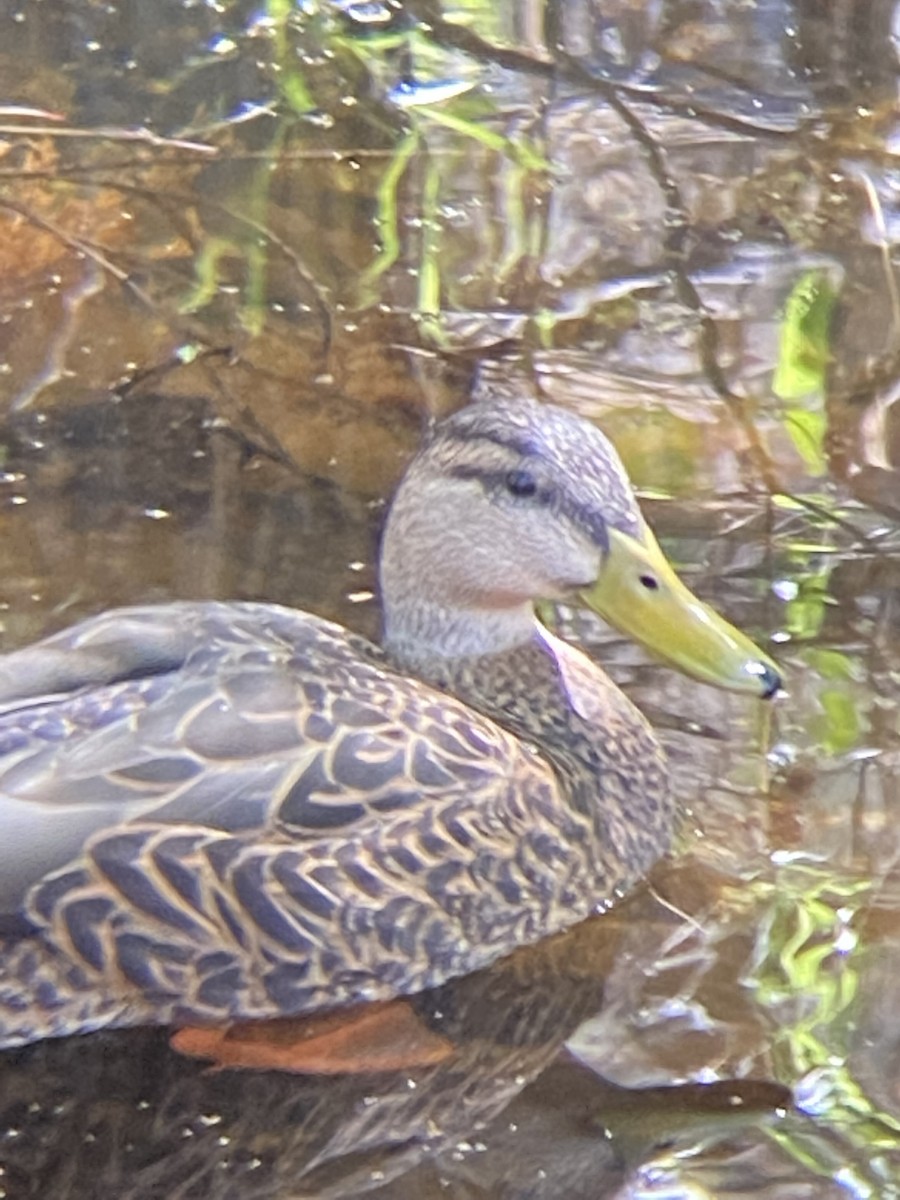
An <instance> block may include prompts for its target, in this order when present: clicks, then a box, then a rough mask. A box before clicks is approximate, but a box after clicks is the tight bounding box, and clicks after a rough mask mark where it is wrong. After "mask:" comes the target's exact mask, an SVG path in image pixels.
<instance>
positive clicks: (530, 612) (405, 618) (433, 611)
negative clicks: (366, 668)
mask: <svg viewBox="0 0 900 1200" xmlns="http://www.w3.org/2000/svg"><path fill="white" fill-rule="evenodd" d="M536 626H537V620H536V618H535V615H534V609H533V607H532V606H531V604H523V605H521V606H520V607H517V608H501V609H484V608H480V609H474V608H454V607H450V606H449V605H447V604H444V603H442V602H441V601H440V600H438V599H432V598H426V597H423V596H422V595H417V596H415V597H405V596H396V595H394V596H390V595H387V596H385V598H384V635H383V638H382V644H383V645H384V648H385V649H386V650H387V652H388V654H390V656H391V658H393V660H394V661H395V662H396V663H397V665H398V666H400V667H402V668H403V669H404V670H410V671H418V668H419V666H420V665H422V664H427V663H430V662H432V661H444V660H450V659H471V658H479V657H481V656H483V655H492V654H506V653H509V652H510V651H513V650H515V649H517V648H518V647H521V646H527V645H528V644H529V643H530V642H531V641H532V639H533V638H534V636H535V629H536Z"/></svg>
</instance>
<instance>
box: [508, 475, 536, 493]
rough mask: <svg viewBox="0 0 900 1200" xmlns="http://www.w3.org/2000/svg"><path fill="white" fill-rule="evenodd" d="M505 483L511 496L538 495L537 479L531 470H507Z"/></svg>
mask: <svg viewBox="0 0 900 1200" xmlns="http://www.w3.org/2000/svg"><path fill="white" fill-rule="evenodd" d="M505 483H506V490H507V491H508V492H509V494H510V495H511V496H520V497H522V498H526V499H527V497H528V496H535V495H537V490H538V484H537V480H536V479H535V477H534V476H533V475H532V473H531V472H530V471H523V470H515V471H507V472H506V479H505Z"/></svg>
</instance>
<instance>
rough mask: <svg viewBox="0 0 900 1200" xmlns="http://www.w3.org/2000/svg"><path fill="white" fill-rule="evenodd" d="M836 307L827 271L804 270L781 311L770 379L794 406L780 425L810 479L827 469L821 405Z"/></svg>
mask: <svg viewBox="0 0 900 1200" xmlns="http://www.w3.org/2000/svg"><path fill="white" fill-rule="evenodd" d="M836 302H837V291H836V289H835V288H834V286H833V284H832V282H831V279H830V277H829V275H828V273H827V272H826V271H821V270H820V271H807V272H806V274H805V275H803V276H801V278H800V279H799V280H798V281H797V283H796V284H795V285H794V287H793V288H792V289H791V293H790V295H789V296H788V298H787V302H786V304H785V307H784V316H783V317H782V321H781V328H780V337H779V346H778V361H777V364H776V367H775V374H774V376H773V378H772V391H773V392H774V393H775V395H776V396H777V397H778V398H779V399H780V400H785V401H795V402H797V403H793V404H790V406H789V407H788V408H786V409H785V412H784V424H785V428H786V429H787V432H788V434H789V436H790V438H791V441H792V442H793V443H794V446H795V448H796V450H797V453H798V454H799V455H800V457H801V458H802V459H803V462H804V464H805V466H806V468H807V470H808V471H809V473H810V474H811V475H813V476H820V475H824V474H825V472H826V469H827V462H826V459H825V452H824V442H825V433H826V430H827V421H826V417H825V413H824V412H823V411H822V407H821V404H822V398H823V396H824V392H825V378H826V372H827V370H828V364H829V362H830V361H831V325H832V319H833V317H834V308H835V304H836ZM800 401H804V402H805V403H799V402H800ZM811 405H815V407H811Z"/></svg>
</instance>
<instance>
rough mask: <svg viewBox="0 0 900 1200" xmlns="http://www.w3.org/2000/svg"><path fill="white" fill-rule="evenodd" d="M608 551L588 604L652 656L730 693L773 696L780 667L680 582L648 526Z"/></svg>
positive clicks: (613, 537) (613, 533)
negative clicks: (637, 535)
mask: <svg viewBox="0 0 900 1200" xmlns="http://www.w3.org/2000/svg"><path fill="white" fill-rule="evenodd" d="M609 539H610V545H609V552H608V554H607V555H606V558H605V561H604V564H603V569H602V570H601V572H600V577H599V579H598V580H597V582H596V583H595V584H594V585H593V586H592V587H591V588H589V589H586V590H585V591H583V592H582V593H581V599H582V600H583V601H584V603H585V604H586V605H587V606H588V607H589V608H592V609H593V610H594V611H595V612H597V613H599V614H600V616H601V617H603V619H604V620H605V621H608V622H609V623H610V625H613V626H615V628H616V629H619V630H621V632H622V633H625V634H628V636H629V637H631V638H634V640H635V641H636V642H639V643H640V644H641V645H642V646H645V647H646V648H647V649H648V650H649V651H650V652H651V654H654V655H655V656H656V657H657V658H661V659H662V660H663V661H664V662H667V663H669V664H670V665H671V666H673V667H677V668H678V669H679V670H681V671H684V673H685V674H686V675H691V676H692V677H693V678H694V679H700V680H702V681H703V682H704V683H711V684H714V685H715V686H716V687H721V688H725V689H726V690H727V691H731V692H750V693H753V694H754V695H756V696H762V697H765V698H768V697H769V696H773V695H774V694H775V693H776V692H777V691H778V689H779V687H780V686H781V676H780V674H779V672H778V668H777V667H776V666H775V663H774V662H773V661H772V660H771V659H770V658H769V657H768V656H767V655H765V654H763V653H762V651H761V650H759V649H758V648H757V647H756V646H755V645H754V644H753V642H751V641H750V639H749V638H748V637H745V635H744V634H743V633H741V632H740V630H738V629H735V627H734V626H733V625H729V623H728V622H727V621H726V620H725V619H724V618H723V617H720V616H719V614H718V613H717V612H715V611H714V610H713V609H711V608H710V607H709V605H708V604H703V603H702V602H701V601H700V600H698V599H697V597H696V596H695V595H693V593H692V592H691V591H689V589H688V588H686V587H685V585H684V584H683V583H682V582H681V580H680V579H679V578H678V576H677V575H676V574H675V572H674V571H673V570H672V568H671V566H670V565H669V563H668V562H667V560H666V558H665V555H664V554H663V552H662V550H661V549H660V548H659V544H658V543H657V541H656V538H655V537H654V536H653V534H652V533H651V532H650V530H649V528H648V527H647V526H646V525H645V526H644V527H643V529H642V531H641V533H640V535H639V537H636V538H635V537H629V535H628V534H625V533H621V532H619V531H618V530H615V529H611V530H610V531H609Z"/></svg>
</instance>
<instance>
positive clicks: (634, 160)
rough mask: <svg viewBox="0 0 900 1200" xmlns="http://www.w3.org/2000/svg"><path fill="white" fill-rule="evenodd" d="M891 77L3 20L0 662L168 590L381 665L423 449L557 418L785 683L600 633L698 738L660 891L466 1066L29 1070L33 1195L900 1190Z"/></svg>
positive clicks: (570, 951)
mask: <svg viewBox="0 0 900 1200" xmlns="http://www.w3.org/2000/svg"><path fill="white" fill-rule="evenodd" d="M898 56H900V5H898V4H895V3H894V2H893V0H890V2H889V0H869V2H867V3H860V2H859V0H834V2H833V3H831V4H822V3H821V2H820V0H750V2H747V0H683V2H679V0H653V2H651V0H627V2H626V0H556V2H553V0H546V2H545V3H541V2H540V0H527V2H522V3H516V2H513V0H500V2H499V3H498V2H496V0H495V2H494V3H493V4H487V3H484V2H482V0H472V2H470V3H451V2H450V0H447V2H446V3H445V4H443V5H441V4H439V3H437V2H436V0H417V2H416V3H406V4H404V3H389V2H385V3H379V2H377V0H376V2H374V3H352V2H350V0H343V2H342V3H332V4H328V3H325V2H324V0H320V2H318V3H316V2H315V0H310V2H308V3H297V4H291V3H289V0H259V2H257V3H241V2H229V0H223V2H222V3H218V4H214V3H212V2H211V0H210V2H206V3H200V2H198V0H183V2H180V3H178V2H175V0H153V3H152V4H150V3H146V0H145V2H143V3H142V2H141V0H119V2H118V3H111V4H103V5H101V4H96V3H93V2H92V0H18V2H13V0H0V81H2V86H0V396H2V405H3V409H2V412H3V417H2V420H3V425H2V429H0V449H2V455H3V458H2V469H3V475H2V478H0V528H2V535H3V536H2V539H0V557H2V582H0V605H2V640H3V645H4V647H12V646H14V645H18V644H21V643H22V642H24V641H27V640H28V639H30V638H32V637H34V636H36V635H38V634H40V633H42V632H44V631H47V630H50V629H55V628H58V627H61V626H62V625H64V624H66V623H68V622H69V621H71V620H73V619H75V618H76V617H78V616H82V615H85V614H87V613H91V612H95V611H98V610H100V609H102V608H105V607H108V606H111V605H114V604H121V603H129V602H136V601H147V600H156V599H160V600H162V599H169V598H175V597H233V598H264V599H269V600H273V601H279V602H283V603H290V604H294V605H297V606H298V607H303V608H310V609H314V610H315V611H317V612H320V613H323V614H325V615H328V616H331V617H336V618H338V619H340V620H342V621H344V622H346V623H348V624H350V625H352V626H354V627H357V628H359V629H362V630H363V631H365V632H367V633H374V632H375V631H376V630H377V611H376V608H375V603H374V601H373V598H372V591H371V589H372V583H373V569H372V564H373V555H374V547H375V544H376V538H377V530H378V526H379V521H380V514H381V510H382V506H383V501H384V497H385V496H386V495H387V494H389V492H390V489H391V487H392V485H393V483H394V481H395V480H396V478H397V476H398V474H399V471H400V470H401V468H402V464H403V462H404V461H405V458H406V456H407V455H408V454H409V452H410V450H411V449H412V448H413V447H414V445H415V444H416V440H417V438H418V436H419V434H420V432H421V430H422V428H423V427H424V425H425V424H426V423H427V421H428V420H429V419H430V418H431V417H433V416H434V415H438V414H440V413H442V412H445V411H447V410H449V409H450V408H452V407H454V406H457V405H459V404H462V403H464V402H465V401H466V400H467V399H468V398H469V397H470V396H471V395H473V394H477V393H479V392H482V391H484V390H486V389H495V390H497V389H513V390H514V389H529V390H534V391H537V392H539V393H540V394H542V395H544V396H546V397H548V398H552V399H554V400H556V401H557V402H559V403H562V404H565V405H568V406H570V407H573V408H576V409H578V410H579V411H581V412H583V413H585V414H587V415H589V416H591V417H592V418H595V419H596V420H597V421H598V422H600V423H601V424H602V425H603V427H604V428H605V429H606V430H607V431H608V432H610V433H611V435H612V436H613V437H614V439H615V440H616V442H617V444H618V445H619V447H620V449H621V450H622V453H623V455H624V457H625V459H626V462H627V464H628V466H629V469H630V470H631V472H632V474H633V477H634V479H635V480H636V482H637V483H638V484H639V486H640V487H641V489H642V490H643V492H644V494H645V496H646V506H645V507H646V511H647V513H648V516H649V517H650V519H651V521H652V522H653V523H654V525H655V527H656V528H657V530H658V531H659V532H660V534H661V535H662V536H663V540H664V541H665V543H666V546H667V548H668V550H669V551H670V553H671V554H672V555H673V557H674V558H675V560H676V561H677V562H678V563H680V564H681V565H682V566H683V569H684V572H685V574H686V575H687V576H688V577H689V578H690V580H691V582H692V584H693V585H694V586H695V587H696V589H697V590H698V591H700V592H701V593H702V594H703V595H705V596H707V597H708V598H710V599H712V600H713V601H714V602H715V603H716V604H717V605H718V606H719V607H720V608H722V609H723V610H724V611H725V612H726V613H727V614H728V615H729V616H730V617H731V618H732V619H733V620H735V621H736V622H737V623H738V624H740V625H742V626H743V627H744V628H746V629H747V630H748V631H749V632H751V633H752V634H753V635H754V636H756V637H758V638H759V639H760V640H761V641H762V642H764V643H774V646H773V649H774V652H775V653H776V655H777V656H778V657H779V659H780V661H781V662H782V663H783V664H784V667H785V671H786V675H787V678H788V685H789V696H788V697H787V698H785V699H783V700H781V701H780V702H779V703H778V705H777V706H776V710H775V711H774V713H772V712H770V711H767V712H765V713H764V712H762V711H760V710H759V709H758V707H757V706H756V705H755V704H752V703H749V702H744V701H739V700H734V699H727V698H726V699H723V698H722V696H720V695H718V694H716V693H713V692H711V691H710V690H708V689H704V688H702V687H700V686H699V685H695V684H692V683H688V682H686V681H684V680H682V679H680V678H678V677H676V676H674V675H672V674H671V673H669V672H667V671H664V670H662V669H661V668H658V667H656V666H653V665H650V664H648V663H647V662H646V661H644V660H643V659H642V658H641V656H640V655H639V653H638V652H637V651H636V650H634V649H633V648H631V647H630V646H627V645H625V644H623V643H621V642H619V641H618V640H616V639H615V638H613V637H612V636H611V635H610V634H609V633H608V631H605V630H603V629H601V628H600V627H599V625H598V626H594V625H589V624H584V623H581V622H580V621H579V622H578V623H577V624H574V625H573V624H572V622H573V620H574V618H572V616H571V614H568V613H561V614H560V618H559V619H560V623H561V625H562V626H563V628H564V629H567V630H568V632H570V633H571V634H572V635H573V636H576V637H579V638H581V639H582V640H584V641H585V642H586V643H587V644H588V645H589V646H591V647H592V648H594V647H596V648H597V652H598V653H599V654H600V655H602V656H603V658H604V660H605V661H607V662H609V663H611V669H612V670H613V671H614V672H615V674H616V677H617V678H618V679H620V680H621V681H622V683H623V685H624V686H625V687H626V688H627V689H628V690H629V692H630V694H632V695H633V696H634V697H635V698H636V699H637V700H638V702H639V703H641V705H642V706H643V707H644V708H645V710H646V711H647V712H648V713H649V714H650V715H651V717H652V719H653V720H654V722H655V723H656V724H657V726H658V727H659V728H660V729H661V730H662V732H663V733H664V736H665V737H666V739H667V741H668V743H669V745H670V747H671V751H672V756H673V762H674V763H675V766H676V771H677V777H678V784H679V790H680V793H681V795H682V797H683V800H684V804H685V809H686V812H687V813H688V816H687V818H686V821H685V824H684V829H683V833H682V836H681V840H680V844H679V846H678V847H677V849H676V851H675V853H674V854H673V855H672V857H671V858H670V860H669V861H668V862H666V863H664V864H662V865H661V867H660V868H659V870H658V871H657V872H656V873H655V875H654V878H653V879H652V880H651V881H648V884H647V886H646V887H645V888H643V889H642V890H641V891H640V892H639V893H638V894H636V895H635V896H633V897H631V898H630V899H629V900H627V901H626V902H625V903H624V904H622V905H621V906H620V907H619V908H617V909H616V910H614V911H613V913H611V914H609V915H608V916H605V917H602V918H597V919H595V920H593V921H591V922H588V923H587V924H585V925H583V926H581V927H579V928H577V929H575V930H573V931H571V932H570V933H569V934H566V935H565V936H563V937H561V938H558V939H555V940H554V941H553V942H551V943H548V944H545V945H543V946H540V947H535V948H532V949H530V950H525V951H522V952H520V953H519V954H517V955H515V956H513V958H512V959H511V960H509V961H508V962H506V963H503V964H499V965H498V966H497V968H495V969H492V970H491V971H489V972H486V973H484V974H483V975H482V976H478V977H474V978H472V979H468V980H460V981H457V982H456V983H453V984H451V985H448V987H446V988H445V989H443V990H442V992H441V993H440V994H436V995H432V996H424V997H422V998H421V999H420V1000H419V1001H418V1003H419V1004H420V1006H421V1007H422V1009H423V1011H425V1012H427V1013H428V1014H429V1015H430V1017H431V1018H432V1019H440V1021H442V1022H443V1023H444V1026H445V1027H446V1028H447V1029H448V1030H449V1031H450V1032H451V1033H452V1034H453V1036H454V1039H455V1040H456V1041H457V1042H458V1044H459V1045H460V1046H462V1047H463V1052H462V1053H461V1056H460V1057H459V1058H458V1059H457V1060H454V1065H453V1067H452V1068H447V1067H439V1068H430V1069H428V1070H424V1069H423V1070H421V1071H419V1072H416V1073H413V1074H409V1075H407V1074H403V1075H402V1076H392V1075H387V1074H385V1075H379V1076H373V1077H371V1078H364V1079H358V1078H357V1079H352V1078H350V1079H330V1080H316V1079H312V1078H299V1077H289V1076H277V1075H272V1074H263V1073H243V1074H241V1075H240V1076H237V1075H235V1074H234V1073H229V1072H223V1073H221V1074H218V1075H216V1074H208V1073H204V1072H203V1071H202V1070H201V1069H200V1068H198V1067H197V1065H196V1064H194V1063H190V1062H187V1061H184V1060H181V1059H179V1058H177V1057H176V1056H174V1055H173V1054H171V1053H170V1052H169V1050H168V1048H167V1043H166V1039H165V1036H164V1035H163V1034H162V1033H160V1032H159V1031H149V1032H141V1031H138V1032H130V1033H120V1034H115V1035H96V1036H92V1037H87V1038H82V1039H73V1040H71V1041H69V1042H59V1043H46V1044H44V1045H38V1046H33V1047H28V1048H26V1049H24V1050H22V1051H17V1052H13V1053H6V1054H4V1055H2V1056H0V1196H6V1197H8V1198H9V1200H20V1198H26V1197H27V1198H31V1197H34V1198H37V1197H40V1198H41V1200H63V1198H66V1200H75V1198H78V1200H101V1198H103V1200H105V1198H107V1197H108V1198H110V1200H112V1198H115V1200H126V1198H134V1200H138V1198H140V1200H156V1198H158V1200H170V1198H171V1200H175V1198H176V1197H177V1198H183V1200H190V1198H194V1197H197V1198H199V1197H204V1198H225V1197H228V1198H234V1200H237V1198H241V1200H244V1198H247V1200H253V1198H259V1200H262V1198H267V1200H276V1198H281V1200H288V1198H289V1197H290V1198H295V1197H302V1196H328V1197H353V1196H357V1195H361V1194H363V1193H366V1194H369V1195H372V1196H376V1197H379V1198H383V1200H413V1198H415V1200H419V1198H423V1197H431V1196H434V1197H437V1196H441V1197H447V1198H448V1200H464V1198H465V1200H474V1198H476V1197H482V1198H488V1197H490V1198H491V1200H501V1198H502V1200H526V1198H528V1200H538V1198H546V1200H558V1198H559V1200H561V1198H563V1197H565V1198H567V1200H568V1198H578V1197H584V1198H585V1200H587V1198H588V1197H590V1198H591V1200H598V1198H600V1197H609V1198H612V1197H616V1198H618V1200H624V1198H625V1197H628V1198H630V1200H638V1198H640V1200H650V1198H651V1197H656V1198H659V1200H662V1198H666V1200H676V1198H677V1200H681V1198H684V1200H687V1198H691V1200H695V1198H699V1197H715V1198H722V1200H727V1198H728V1197H737V1196H746V1195H754V1196H761V1197H767V1198H769V1200H800V1198H807V1197H808V1198H813V1197H816V1198H819V1197H824V1198H826V1200H832V1198H834V1200H839V1198H842V1197H846V1196H851V1197H862V1198H866V1197H872V1198H882V1197H886V1198H890V1197H896V1196H900V1082H898V1081H900V1018H898V1013H900V865H898V858H900V820H898V813H900V789H898V783H897V779H898V768H900V736H898V735H900V728H898V679H900V645H898V625H900V611H898V601H897V589H898V583H900V531H898V526H897V514H898V512H900V470H898V469H897V466H896V465H895V464H897V463H898V462H900V417H898V413H900V406H898V405H897V404H896V403H895V402H896V401H897V399H898V397H900V282H898V278H897V269H896V263H895V257H896V249H895V248H896V244H897V242H898V241H900V166H898V163H900V159H898V158H897V154H898V152H900V151H898V147H900V116H898V111H897V101H896V96H897V84H898V77H900V69H898V62H900V57H898ZM686 714H687V715H686Z"/></svg>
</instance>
